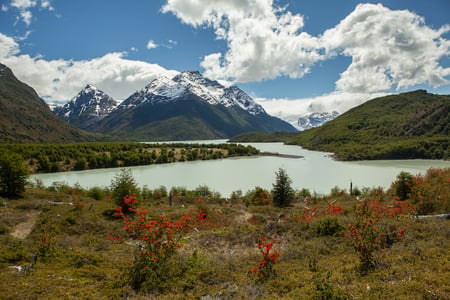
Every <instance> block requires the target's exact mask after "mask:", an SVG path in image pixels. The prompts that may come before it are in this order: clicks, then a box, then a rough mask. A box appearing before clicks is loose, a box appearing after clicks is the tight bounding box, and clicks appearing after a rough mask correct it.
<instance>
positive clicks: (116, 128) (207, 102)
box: [54, 71, 296, 140]
mask: <svg viewBox="0 0 450 300" xmlns="http://www.w3.org/2000/svg"><path fill="white" fill-rule="evenodd" d="M54 113H55V114H56V115H57V116H59V117H60V118H61V119H63V120H66V121H67V122H69V123H70V124H73V125H76V126H78V127H80V128H83V129H85V130H88V131H91V132H97V133H102V134H108V135H112V136H118V137H122V138H127V139H130V138H131V139H135V140H184V139H215V138H229V137H232V136H234V135H237V134H240V133H243V132H249V131H265V132H278V131H285V132H295V131H296V129H295V128H294V127H293V126H292V125H290V124H289V123H287V122H285V121H283V120H281V119H278V118H276V117H273V116H270V115H268V114H267V113H266V112H265V110H264V109H263V107H262V106H261V105H259V104H257V103H256V102H255V101H254V100H253V99H252V98H251V97H250V96H248V95H247V94H246V93H245V92H243V91H242V90H241V89H239V88H238V87H237V86H230V87H225V86H223V85H221V84H220V83H218V82H217V81H213V80H209V79H207V78H204V77H203V76H202V75H201V74H200V73H199V72H197V71H186V72H183V73H180V74H178V75H177V76H175V77H174V78H167V77H160V78H157V79H155V80H153V81H152V82H150V83H149V84H148V85H147V86H145V87H144V88H143V89H141V90H139V91H136V92H135V93H134V94H132V95H131V96H129V97H128V98H127V99H125V100H124V101H122V102H121V103H120V104H118V105H117V102H115V101H114V100H113V99H112V98H111V97H109V96H108V95H106V94H105V93H103V92H102V91H100V90H98V89H96V88H94V87H93V86H92V85H87V86H86V87H85V88H84V89H83V90H82V91H81V92H80V93H79V94H78V95H77V96H76V97H75V98H73V99H72V100H71V101H70V102H69V103H67V104H66V105H64V106H63V107H56V108H55V109H54Z"/></svg>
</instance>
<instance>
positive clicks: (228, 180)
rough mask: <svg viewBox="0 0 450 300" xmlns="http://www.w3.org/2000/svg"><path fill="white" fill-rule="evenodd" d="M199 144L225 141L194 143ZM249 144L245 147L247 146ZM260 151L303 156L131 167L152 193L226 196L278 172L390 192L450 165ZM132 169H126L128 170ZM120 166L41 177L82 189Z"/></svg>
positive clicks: (317, 184) (316, 184)
mask: <svg viewBox="0 0 450 300" xmlns="http://www.w3.org/2000/svg"><path fill="white" fill-rule="evenodd" d="M196 142H198V143H210V142H216V143H219V142H224V141H223V140H221V141H196ZM246 145H247V144H246ZM248 145H252V146H254V147H256V148H258V149H259V150H261V151H267V152H277V153H280V154H290V155H300V156H303V158H284V157H275V156H255V157H238V158H228V159H221V160H209V161H195V162H180V163H173V164H161V165H149V166H139V167H129V169H131V170H132V173H133V176H134V178H135V179H136V182H137V183H138V185H139V186H141V187H142V186H144V185H147V186H148V187H149V188H151V189H154V188H157V187H159V186H161V185H164V186H166V187H167V188H168V189H170V188H171V187H175V186H179V187H186V188H187V189H195V188H196V187H198V186H199V185H207V186H209V187H210V188H211V189H212V190H214V191H216V192H219V193H220V194H221V195H222V196H224V197H228V196H230V194H231V193H232V192H233V191H236V190H242V191H243V192H244V193H245V192H246V191H247V190H250V189H253V188H254V187H256V186H260V187H263V188H266V189H269V190H270V189H271V188H272V184H273V183H274V182H275V172H277V171H278V169H279V168H283V169H285V170H286V172H287V174H288V175H289V177H290V178H291V179H292V181H293V187H294V188H295V189H301V188H308V189H309V190H310V191H311V192H317V193H321V194H327V193H329V192H330V190H331V189H332V188H333V187H335V186H338V187H340V188H346V189H347V190H348V189H349V186H350V182H352V183H353V187H355V186H357V187H359V188H362V187H378V186H381V187H383V188H385V189H386V188H388V187H389V186H390V184H391V182H392V181H394V180H395V178H396V176H397V174H398V173H400V172H401V171H406V172H410V173H412V174H418V173H422V174H424V173H425V172H426V170H427V169H428V168H430V167H435V168H443V167H450V161H435V160H381V161H358V162H340V161H334V160H333V159H331V158H330V157H329V153H324V152H316V151H308V150H304V149H302V148H301V147H299V146H288V145H283V144H282V143H250V144H248ZM127 169H128V168H127ZM119 172H120V168H112V169H98V170H88V171H76V172H64V173H51V174H37V175H33V176H31V177H30V179H31V180H34V178H39V179H41V180H42V181H43V183H44V184H45V185H47V186H48V185H51V184H52V183H53V182H65V183H68V184H69V185H74V184H76V183H79V184H80V185H81V186H82V187H85V188H89V187H92V186H109V185H110V184H111V180H112V179H113V178H114V176H115V175H116V174H118V173H119Z"/></svg>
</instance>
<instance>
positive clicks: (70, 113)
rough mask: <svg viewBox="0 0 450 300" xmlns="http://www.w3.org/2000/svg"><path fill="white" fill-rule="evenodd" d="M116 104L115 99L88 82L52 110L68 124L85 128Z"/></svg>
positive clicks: (103, 115)
mask: <svg viewBox="0 0 450 300" xmlns="http://www.w3.org/2000/svg"><path fill="white" fill-rule="evenodd" d="M117 105H118V102H117V101H116V100H114V99H113V98H111V97H110V96H108V95H107V94H105V93H104V92H103V91H101V90H99V89H97V88H96V87H95V86H93V85H91V84H88V85H86V86H85V87H84V88H83V89H82V90H81V91H80V92H79V93H78V95H77V96H75V97H74V98H73V99H72V100H71V101H69V102H68V103H66V104H65V105H63V106H57V107H55V108H54V109H53V112H54V113H55V114H56V115H57V116H58V117H59V118H61V119H63V120H64V121H66V122H68V123H69V124H72V125H74V126H76V127H78V128H81V129H86V128H89V126H91V125H93V124H95V123H97V122H98V121H100V120H101V119H103V118H104V117H106V116H107V115H108V114H109V113H110V112H111V111H112V110H113V109H114V108H115V107H116V106H117Z"/></svg>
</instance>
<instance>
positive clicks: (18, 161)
mask: <svg viewBox="0 0 450 300" xmlns="http://www.w3.org/2000/svg"><path fill="white" fill-rule="evenodd" d="M27 178H28V170H27V169H26V167H25V166H24V164H23V158H22V156H20V155H18V154H15V153H11V152H9V151H7V152H3V153H1V154H0V195H1V196H4V197H7V198H14V197H18V196H20V195H21V194H22V193H23V192H24V191H25V184H26V181H27Z"/></svg>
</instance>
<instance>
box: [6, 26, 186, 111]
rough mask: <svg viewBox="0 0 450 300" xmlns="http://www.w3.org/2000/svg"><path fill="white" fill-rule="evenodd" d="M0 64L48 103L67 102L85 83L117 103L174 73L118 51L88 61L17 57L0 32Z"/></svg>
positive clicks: (16, 50) (15, 49)
mask: <svg viewBox="0 0 450 300" xmlns="http://www.w3.org/2000/svg"><path fill="white" fill-rule="evenodd" d="M0 61H1V62H2V63H3V64H5V65H7V66H8V67H10V68H11V69H12V70H13V72H14V74H15V75H16V76H17V77H18V78H19V79H20V80H22V81H24V82H26V83H27V84H28V85H30V86H32V87H33V88H35V89H36V91H37V92H38V94H39V95H40V96H41V97H43V98H44V99H45V100H47V101H48V102H52V101H55V100H68V99H71V98H72V97H74V96H75V95H76V94H77V93H78V92H79V91H80V89H81V88H82V87H83V86H84V85H85V84H87V83H92V84H94V85H95V86H97V87H98V88H100V89H102V90H104V91H105V92H106V93H108V94H109V95H110V96H112V97H113V98H115V99H117V100H121V99H124V98H126V97H127V96H129V95H130V94H132V93H133V92H134V91H136V90H138V89H140V88H142V87H144V86H145V85H146V84H148V83H149V82H151V81H152V80H153V79H155V78H157V77H159V76H162V75H164V76H168V77H173V76H175V75H176V74H178V72H177V71H174V70H167V69H165V68H163V67H161V66H159V65H157V64H150V63H147V62H143V61H136V60H129V59H126V56H125V54H124V53H121V52H115V53H108V54H105V55H104V56H102V57H97V58H93V59H90V60H63V59H57V60H45V59H44V58H43V57H39V56H37V57H31V56H29V55H26V54H24V55H20V49H19V46H18V44H17V43H16V42H15V41H14V39H13V38H11V37H8V36H6V35H4V34H1V33H0Z"/></svg>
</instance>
